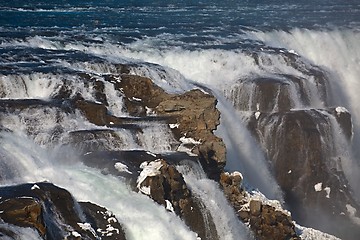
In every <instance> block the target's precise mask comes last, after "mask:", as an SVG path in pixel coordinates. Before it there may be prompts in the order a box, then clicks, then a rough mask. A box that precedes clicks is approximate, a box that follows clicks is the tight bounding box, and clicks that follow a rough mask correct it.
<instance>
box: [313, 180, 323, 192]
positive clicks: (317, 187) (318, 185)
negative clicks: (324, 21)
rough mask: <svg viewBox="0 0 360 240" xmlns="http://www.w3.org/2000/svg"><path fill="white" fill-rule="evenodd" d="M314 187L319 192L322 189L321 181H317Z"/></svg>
mask: <svg viewBox="0 0 360 240" xmlns="http://www.w3.org/2000/svg"><path fill="white" fill-rule="evenodd" d="M314 189H315V191H316V192H321V190H322V182H319V183H317V184H315V185H314Z"/></svg>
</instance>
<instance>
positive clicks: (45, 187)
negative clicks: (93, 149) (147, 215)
mask: <svg viewBox="0 0 360 240" xmlns="http://www.w3.org/2000/svg"><path fill="white" fill-rule="evenodd" d="M0 195H1V196H2V198H1V199H0V218H1V219H2V220H3V221H4V222H6V223H10V224H13V225H16V226H19V227H30V228H33V229H35V230H36V231H37V232H38V233H39V235H40V236H41V237H42V238H43V239H80V238H81V239H97V238H99V237H101V236H102V233H103V232H101V231H98V232H96V230H95V229H106V227H104V224H105V222H104V219H105V220H108V219H109V218H111V219H113V221H112V222H109V221H107V224H110V225H111V226H112V228H116V229H117V231H115V232H112V233H111V234H109V235H108V236H107V238H104V239H125V234H124V232H123V230H122V228H121V226H120V225H119V223H118V222H117V220H116V218H115V217H114V216H113V215H111V214H110V215H109V214H108V217H107V218H104V216H103V215H101V214H100V213H98V211H100V210H101V211H102V212H107V211H106V209H104V208H101V207H98V206H96V205H94V204H90V203H87V204H82V206H83V207H84V208H81V207H80V205H79V203H77V202H76V201H75V200H74V199H73V198H72V196H71V194H70V193H69V192H68V191H66V190H65V189H62V188H59V187H57V186H55V185H53V184H51V183H43V182H41V183H34V184H22V185H15V186H8V187H1V188H0ZM84 213H85V215H86V216H85V218H84ZM112 228H111V229H112ZM5 230H6V229H4V231H5ZM0 231H2V230H1V229H0ZM13 234H15V233H13ZM4 235H8V233H6V232H5V233H4Z"/></svg>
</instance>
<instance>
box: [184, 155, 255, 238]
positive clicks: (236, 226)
mask: <svg viewBox="0 0 360 240" xmlns="http://www.w3.org/2000/svg"><path fill="white" fill-rule="evenodd" d="M177 169H178V171H179V172H180V173H182V174H183V176H184V179H185V182H186V184H187V185H188V186H189V187H190V189H191V191H192V193H193V194H194V195H195V197H197V198H199V199H200V201H201V202H202V203H203V204H204V206H205V207H206V209H207V210H208V211H209V212H210V214H211V217H212V218H213V221H214V223H215V226H216V231H217V233H218V236H219V237H220V239H222V240H232V239H239V240H243V239H244V240H245V239H253V237H251V234H250V232H249V230H248V229H247V228H246V226H245V225H244V224H243V223H241V222H240V221H239V219H238V218H237V216H236V215H235V213H234V210H233V208H232V207H231V206H230V205H229V203H228V201H227V200H226V198H225V196H224V194H223V192H222V191H221V190H220V188H219V186H218V184H217V183H216V182H214V181H213V180H210V179H208V178H207V177H206V174H205V172H204V171H203V170H202V168H201V166H200V164H197V163H195V162H193V161H189V160H183V161H182V162H181V164H180V165H179V166H178V167H177Z"/></svg>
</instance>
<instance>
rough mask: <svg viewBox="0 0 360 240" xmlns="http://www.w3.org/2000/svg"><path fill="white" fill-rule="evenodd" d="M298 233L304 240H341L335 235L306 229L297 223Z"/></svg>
mask: <svg viewBox="0 0 360 240" xmlns="http://www.w3.org/2000/svg"><path fill="white" fill-rule="evenodd" d="M294 223H295V222H294ZM295 227H296V232H297V233H298V235H299V236H300V238H301V239H302V240H341V239H340V238H337V237H335V236H333V235H330V234H327V233H324V232H321V231H319V230H315V229H313V228H306V227H303V226H300V225H298V224H296V223H295Z"/></svg>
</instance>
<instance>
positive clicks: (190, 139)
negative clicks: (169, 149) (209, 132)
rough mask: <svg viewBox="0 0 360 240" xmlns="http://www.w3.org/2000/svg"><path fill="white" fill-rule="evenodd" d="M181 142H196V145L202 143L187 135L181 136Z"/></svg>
mask: <svg viewBox="0 0 360 240" xmlns="http://www.w3.org/2000/svg"><path fill="white" fill-rule="evenodd" d="M180 142H182V143H183V144H194V145H197V144H201V142H200V141H196V140H195V139H193V138H187V137H181V138H180Z"/></svg>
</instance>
